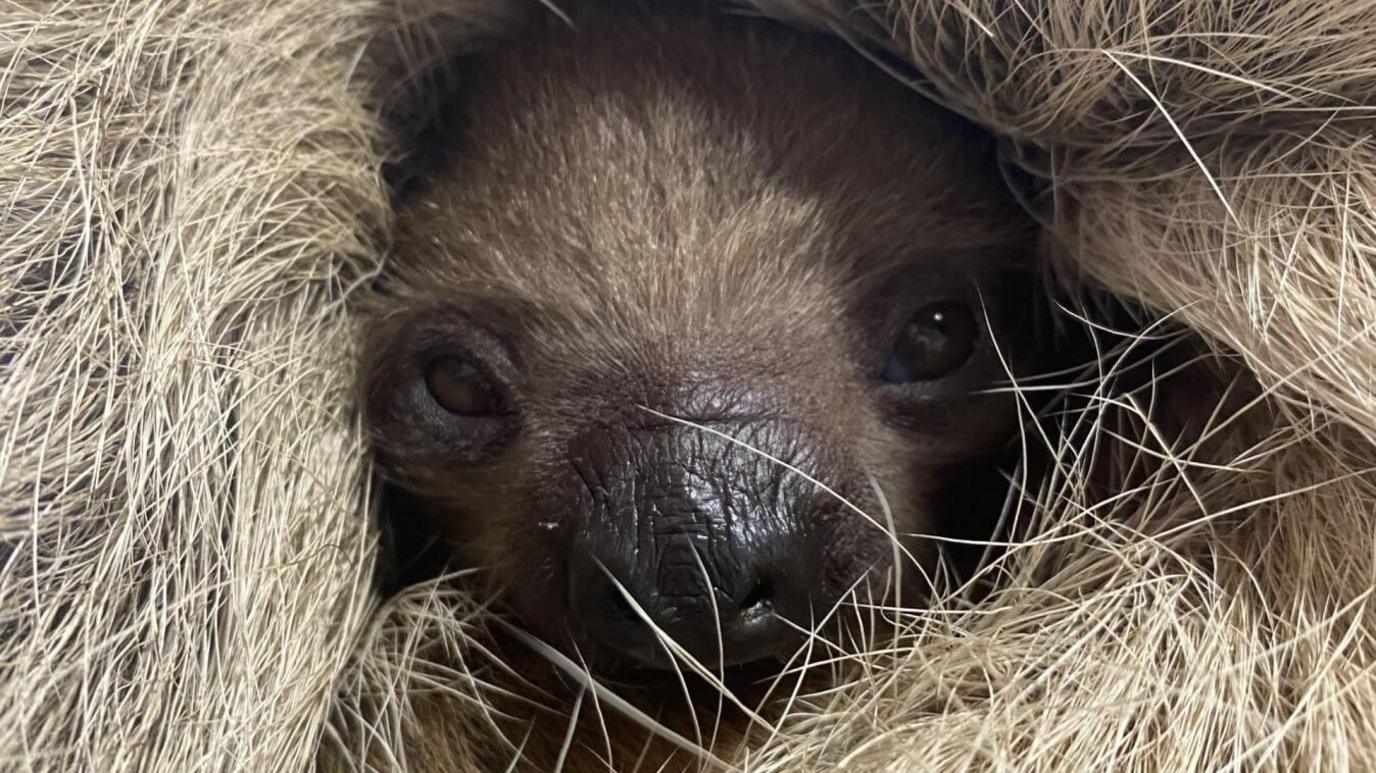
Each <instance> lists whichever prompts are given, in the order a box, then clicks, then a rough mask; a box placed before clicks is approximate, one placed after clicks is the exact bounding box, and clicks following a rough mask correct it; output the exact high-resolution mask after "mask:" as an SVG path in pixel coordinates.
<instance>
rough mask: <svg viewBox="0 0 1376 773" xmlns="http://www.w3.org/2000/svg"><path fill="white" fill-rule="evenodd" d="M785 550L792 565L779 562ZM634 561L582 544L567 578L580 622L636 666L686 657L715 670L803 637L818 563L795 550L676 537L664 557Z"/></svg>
mask: <svg viewBox="0 0 1376 773" xmlns="http://www.w3.org/2000/svg"><path fill="white" fill-rule="evenodd" d="M775 547H778V546H775ZM599 552H601V553H602V554H601V555H599ZM724 552H725V553H728V554H727V555H723V553H724ZM788 552H793V553H794V555H793V558H794V560H793V562H792V563H791V565H781V562H779V561H778V560H777V557H778V556H779V554H780V553H788ZM632 558H633V557H630V556H626V555H616V554H611V555H609V554H607V553H606V552H605V551H598V550H597V549H596V548H594V547H590V546H587V545H584V546H582V547H581V548H580V549H578V550H577V551H576V553H575V555H574V556H572V557H571V561H570V572H569V580H570V606H571V611H572V615H573V618H574V620H575V621H576V623H577V625H578V626H579V627H580V628H581V629H582V630H583V631H584V632H586V634H587V635H588V636H590V638H592V639H593V640H595V641H596V642H598V644H599V645H600V646H602V647H605V648H607V649H609V650H612V651H614V652H616V653H618V654H619V655H621V656H622V657H624V658H627V659H629V660H630V661H632V662H633V663H636V664H638V665H642V666H650V667H664V666H667V665H668V664H669V663H670V659H671V658H674V659H681V658H682V656H683V655H684V654H685V653H686V654H687V655H689V656H691V657H693V658H696V659H697V660H698V661H699V662H700V663H701V664H703V665H704V666H707V667H709V668H713V667H716V666H717V665H735V664H740V663H749V662H753V661H757V660H761V659H764V658H768V657H770V656H777V655H784V654H787V651H788V650H789V648H790V646H791V645H792V644H793V643H795V642H797V641H799V640H800V639H801V638H802V636H801V633H800V625H801V626H802V627H803V629H804V630H805V628H806V625H807V621H808V619H809V615H810V609H809V608H810V606H811V604H812V603H813V602H814V600H815V599H814V596H815V595H816V593H815V590H816V589H815V571H814V570H815V566H814V562H813V561H812V560H810V559H808V558H806V557H805V556H804V555H802V554H801V552H799V551H787V550H783V551H777V550H751V549H749V548H743V547H741V546H739V545H736V546H723V550H722V551H717V552H713V551H712V550H711V549H710V548H708V547H707V546H706V540H703V539H695V538H694V536H693V535H675V536H674V537H672V538H671V541H670V544H668V545H665V546H664V547H663V549H662V550H661V551H660V555H659V556H658V560H656V561H653V562H643V561H641V562H636V561H634V560H628V559H632ZM800 621H801V623H800ZM670 642H672V643H670ZM680 648H681V649H680Z"/></svg>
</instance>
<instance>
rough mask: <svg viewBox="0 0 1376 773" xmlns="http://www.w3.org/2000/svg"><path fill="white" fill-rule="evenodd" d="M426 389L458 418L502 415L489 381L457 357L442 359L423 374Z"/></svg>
mask: <svg viewBox="0 0 1376 773" xmlns="http://www.w3.org/2000/svg"><path fill="white" fill-rule="evenodd" d="M425 386H426V388H427V389H429V390H430V395H431V396H432V397H434V398H435V402H437V403H439V405H440V407H441V408H443V409H445V410H446V411H448V412H450V413H453V414H457V415H459V416H492V415H496V414H499V413H501V412H502V403H501V399H500V398H499V397H498V395H497V392H496V390H495V389H494V388H493V386H492V382H491V381H489V380H488V379H487V377H486V376H485V375H483V373H482V372H481V371H479V370H478V369H477V368H475V367H473V365H472V364H471V363H469V362H467V361H465V360H463V359H460V358H458V357H441V358H440V359H438V360H436V361H435V362H433V363H431V365H430V367H429V368H428V369H427V370H426V373H425Z"/></svg>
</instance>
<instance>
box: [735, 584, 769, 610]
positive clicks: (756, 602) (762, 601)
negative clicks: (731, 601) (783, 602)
mask: <svg viewBox="0 0 1376 773" xmlns="http://www.w3.org/2000/svg"><path fill="white" fill-rule="evenodd" d="M739 609H740V616H741V617H743V618H751V617H760V616H762V615H767V614H769V613H770V612H771V611H773V609H774V583H772V582H770V581H769V580H767V579H761V580H759V581H758V582H756V583H755V585H754V586H753V587H752V588H751V589H750V592H749V593H746V594H745V598H743V599H741V603H740V607H739Z"/></svg>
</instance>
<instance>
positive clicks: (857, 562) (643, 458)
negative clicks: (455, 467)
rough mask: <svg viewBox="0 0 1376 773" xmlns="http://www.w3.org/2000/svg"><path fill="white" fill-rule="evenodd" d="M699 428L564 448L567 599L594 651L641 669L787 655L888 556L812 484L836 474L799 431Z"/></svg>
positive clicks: (879, 537)
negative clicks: (572, 487) (574, 526)
mask: <svg viewBox="0 0 1376 773" xmlns="http://www.w3.org/2000/svg"><path fill="white" fill-rule="evenodd" d="M712 429H713V430H715V432H713V431H708V430H704V429H702V428H699V427H691V426H679V425H673V426H658V427H653V428H617V429H611V430H608V429H607V428H601V429H599V430H597V431H594V432H592V433H589V435H588V436H587V437H585V438H582V439H581V441H580V442H579V443H578V444H577V445H576V446H575V450H576V454H575V456H574V457H573V459H572V461H573V463H574V466H575V468H577V470H578V476H579V479H580V480H581V481H582V482H583V492H582V497H581V502H580V503H579V508H578V509H579V510H580V511H582V513H583V516H584V517H583V518H582V522H581V528H579V529H578V530H576V533H575V534H573V535H571V539H570V542H569V544H568V546H567V548H566V551H567V554H566V562H565V564H566V566H567V571H568V574H567V577H568V600H567V601H568V609H569V614H570V623H571V625H570V628H571V629H573V630H574V631H576V632H578V634H579V638H581V639H582V640H584V641H586V642H588V643H592V644H594V645H595V647H596V648H597V649H599V650H603V651H610V652H611V653H614V654H615V655H616V656H619V658H620V659H622V660H624V661H629V662H630V663H633V664H636V665H639V666H647V667H668V666H669V665H670V663H671V659H674V658H681V657H682V656H683V655H685V654H686V655H688V656H691V657H693V658H695V659H697V660H698V661H699V662H700V663H702V664H703V665H705V666H708V667H714V666H717V665H734V664H742V663H749V662H753V661H758V660H763V659H768V658H771V657H776V656H783V655H787V654H788V653H789V652H790V651H791V649H792V648H793V647H795V646H797V644H798V643H800V642H801V641H802V640H803V638H804V635H805V633H806V632H807V631H808V630H809V629H811V628H812V627H813V626H814V625H815V624H816V623H817V622H819V621H820V620H822V619H823V618H825V617H826V616H827V614H828V612H829V611H830V610H831V609H832V607H833V605H835V603H836V602H837V599H838V598H840V596H841V593H842V592H844V590H845V589H848V588H849V587H851V586H852V585H854V584H855V582H856V581H857V580H858V579H860V578H861V577H862V576H863V575H864V574H865V573H866V572H868V571H871V570H873V569H874V568H875V567H876V565H877V564H879V563H880V562H881V561H882V560H883V559H884V557H885V556H886V555H887V553H886V552H885V551H884V550H883V549H882V547H881V546H882V545H884V544H886V543H887V540H886V539H885V536H886V535H883V534H882V533H879V534H876V533H872V532H873V530H874V527H873V526H872V525H870V524H865V523H857V518H856V517H855V516H854V515H853V514H851V513H849V512H847V510H846V505H844V503H842V502H841V501H840V500H839V499H838V498H837V497H836V495H835V494H834V493H830V492H827V491H825V490H823V489H822V488H821V487H819V486H818V485H817V480H818V479H825V478H823V477H822V476H828V477H830V478H832V482H833V483H835V482H836V479H837V478H845V477H847V473H848V470H847V468H846V466H845V465H844V464H842V463H838V462H837V461H836V460H834V459H830V460H829V459H824V458H823V457H822V456H821V455H820V454H819V453H818V452H817V449H816V448H815V447H814V445H813V444H812V443H811V442H810V440H809V438H808V435H807V433H806V431H805V430H803V429H802V428H800V427H798V426H796V425H791V424H785V423H782V422H776V421H770V420H766V421H758V422H748V423H740V424H735V425H725V426H722V425H718V426H715V427H713V428H712ZM809 467H811V468H813V469H815V470H817V472H816V473H805V472H800V471H806V470H808V468H809ZM851 477H855V476H851ZM810 478H811V479H810ZM837 485H840V484H837ZM827 488H830V489H832V491H833V492H834V491H835V488H834V486H833V485H828V486H827ZM866 530H869V533H867V531H866Z"/></svg>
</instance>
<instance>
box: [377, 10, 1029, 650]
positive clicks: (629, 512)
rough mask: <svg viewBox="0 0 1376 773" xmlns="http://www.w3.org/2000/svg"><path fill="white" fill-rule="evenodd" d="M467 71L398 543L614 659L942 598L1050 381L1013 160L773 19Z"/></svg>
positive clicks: (405, 326) (409, 243)
mask: <svg viewBox="0 0 1376 773" xmlns="http://www.w3.org/2000/svg"><path fill="white" fill-rule="evenodd" d="M465 74H466V76H467V78H468V87H467V88H466V90H465V93H464V97H463V99H462V100H459V101H458V102H457V103H456V105H455V106H454V107H453V108H452V114H451V115H449V116H448V118H449V120H448V121H447V122H446V125H447V126H450V127H452V128H451V130H450V131H451V135H449V136H446V137H445V138H444V142H443V144H444V149H445V154H444V156H443V161H442V162H439V163H437V164H436V165H435V166H434V168H432V169H429V170H427V172H426V174H425V178H426V179H425V180H424V181H423V183H422V184H421V185H420V187H419V188H418V189H417V190H414V191H412V192H410V193H408V194H406V195H405V196H404V197H402V198H401V199H400V202H399V205H398V209H399V211H398V219H399V224H398V236H397V239H396V243H395V249H394V253H393V256H392V261H391V266H390V269H389V273H388V275H387V276H386V277H385V285H386V291H385V294H384V295H382V296H381V297H380V298H379V300H378V307H379V308H378V310H377V313H376V315H375V316H373V317H372V318H371V319H370V321H369V324H368V330H367V335H366V344H365V362H364V368H363V373H364V389H363V391H364V395H365V397H364V399H365V404H366V415H367V419H368V423H369V427H370V431H371V434H372V438H373V441H374V444H375V448H376V451H377V454H378V457H379V459H380V462H381V465H382V468H383V469H384V470H385V471H386V474H387V475H388V477H389V480H390V481H391V483H392V484H393V485H394V486H395V487H396V488H398V489H400V490H402V491H404V492H406V496H405V501H406V502H407V503H408V504H407V505H406V506H398V507H395V508H394V509H393V511H392V512H390V513H388V517H389V518H390V519H391V520H392V522H393V524H394V525H395V527H396V528H398V529H401V530H406V531H410V532H413V533H414V532H424V533H426V534H428V535H430V536H432V537H433V538H434V540H435V541H436V544H437V545H438V546H439V549H440V551H441V553H442V554H443V555H444V557H445V558H446V560H447V561H448V563H450V565H452V566H456V567H457V566H468V567H475V568H479V569H481V570H482V576H484V577H486V578H487V579H488V580H489V581H490V582H491V583H492V585H493V587H494V588H496V589H499V590H500V592H501V593H502V596H503V598H504V599H506V601H507V602H508V603H509V605H510V607H511V608H512V609H513V610H514V611H515V612H516V613H517V615H518V616H519V617H520V619H521V620H522V621H523V623H524V624H525V625H526V626H527V627H529V628H530V629H533V630H534V631H535V632H537V633H539V634H541V635H543V636H545V637H548V638H550V639H552V640H557V641H560V642H563V643H565V644H571V645H573V646H576V647H577V648H578V650H579V651H580V653H581V654H582V655H583V656H584V657H585V658H588V659H590V660H591V661H592V662H595V663H606V662H618V663H627V662H628V663H631V664H635V665H640V666H663V665H665V664H667V663H668V655H667V652H668V650H667V649H666V647H665V645H664V642H663V640H662V637H666V636H667V637H671V638H672V639H673V640H674V641H676V642H677V644H678V645H679V646H680V647H682V648H683V650H685V651H686V652H687V653H688V654H690V655H692V656H694V657H697V658H699V659H700V660H701V661H702V662H704V663H709V664H716V663H719V662H724V663H727V664H731V663H743V662H748V661H756V660H760V659H764V658H769V657H772V656H777V655H780V654H787V652H788V651H789V648H790V647H791V646H792V645H793V644H795V643H796V642H797V641H798V639H799V638H800V636H799V631H806V630H808V629H810V628H813V627H815V626H817V625H819V624H822V623H823V621H825V620H826V619H827V618H828V616H829V615H831V613H832V611H833V609H834V608H836V607H837V605H838V604H840V603H843V602H844V601H845V600H847V599H850V598H854V597H855V596H856V594H860V595H861V596H862V597H863V596H864V595H865V594H866V593H874V592H876V590H875V589H876V588H880V587H886V586H887V584H890V583H889V580H887V579H886V578H891V577H893V576H900V577H906V578H907V580H908V581H909V582H911V581H913V579H914V578H918V579H919V581H920V578H921V577H922V574H923V572H922V570H923V569H930V562H931V561H932V560H933V555H934V550H933V547H932V542H931V540H930V538H929V535H931V534H932V533H933V532H934V531H935V530H936V529H937V527H938V526H937V525H938V524H939V523H940V522H941V518H942V517H943V516H942V514H941V513H939V512H938V509H939V508H938V504H937V503H938V502H940V501H946V500H945V499H943V497H942V492H943V490H944V489H945V488H946V487H947V484H948V482H949V480H950V478H951V476H952V474H953V473H952V471H953V470H955V469H958V468H961V467H963V466H966V465H969V464H970V463H972V462H975V461H977V460H979V459H982V458H986V457H987V456H988V455H990V454H991V453H993V452H996V451H998V450H999V449H1001V448H1003V447H1004V446H1005V445H1006V444H1007V442H1008V440H1009V437H1010V435H1011V433H1012V432H1013V426H1014V417H1015V406H1014V402H1013V398H1012V397H1010V396H1009V395H1008V394H1007V393H1001V392H999V391H998V390H997V389H996V388H997V387H998V386H1000V385H1001V384H1006V383H1007V381H1008V378H1009V375H1010V373H1012V374H1016V373H1019V372H1022V371H1025V370H1026V368H1027V367H1028V366H1029V365H1030V364H1031V363H1032V361H1033V360H1034V356H1033V347H1034V342H1033V340H1032V338H1033V337H1032V334H1031V315H1032V311H1031V309H1032V304H1033V299H1034V295H1035V292H1036V291H1035V289H1034V288H1033V283H1032V282H1031V281H1030V280H1029V276H1030V274H1029V273H1028V267H1029V265H1030V263H1031V261H1032V257H1033V251H1034V250H1033V245H1034V243H1035V231H1034V229H1033V227H1032V225H1031V224H1030V223H1029V222H1028V220H1027V219H1026V218H1025V216H1024V215H1022V214H1021V213H1020V212H1019V211H1018V209H1017V207H1015V206H1014V205H1013V203H1012V202H1011V201H1010V197H1009V194H1008V192H1007V191H1006V190H1005V188H1004V186H1003V184H1002V182H1001V179H1000V176H999V174H998V172H997V169H996V167H995V165H994V161H993V158H992V149H991V147H990V143H989V142H987V141H986V140H984V139H982V138H981V137H980V136H979V135H978V134H977V133H975V132H974V131H972V129H971V128H970V127H969V126H967V125H965V124H963V123H962V122H960V121H958V120H957V119H955V118H953V117H951V116H950V115H947V114H945V113H943V112H941V111H939V110H938V109H936V108H935V107H933V106H932V105H931V104H929V103H927V102H925V101H923V100H922V99H921V98H919V97H918V96H916V95H915V94H913V93H911V92H910V91H908V90H907V89H906V88H904V87H903V86H901V85H899V84H897V83H895V82H893V81H891V80H890V79H889V78H888V77H886V76H885V75H883V74H882V73H879V72H877V71H876V70H874V69H873V68H872V67H871V65H869V64H868V63H867V62H866V61H864V60H863V59H861V58H860V57H859V56H858V55H856V54H854V53H853V52H851V51H849V50H848V49H846V48H845V47H843V46H842V45H840V44H838V43H834V42H829V41H825V40H820V39H817V38H814V37H809V36H806V35H804V34H802V33H799V32H796V31H788V30H784V29H782V28H776V27H774V26H772V25H770V24H768V23H765V22H761V21H746V20H741V19H735V20H730V21H721V20H718V19H715V18H713V17H712V16H709V15H707V14H692V13H688V14H682V15H675V16H673V17H672V18H669V19H659V20H655V19H646V18H641V17H634V18H631V17H627V16H616V17H615V18H611V17H599V16H597V15H596V14H589V15H585V16H584V17H582V18H579V19H577V20H576V24H575V25H574V26H573V27H569V26H566V25H563V24H561V23H550V24H536V25H534V26H533V28H532V29H530V30H528V31H527V34H526V35H524V36H523V37H522V38H521V39H520V40H518V41H515V42H512V43H509V44H507V45H505V46H503V47H501V48H500V49H499V50H497V51H495V52H493V53H491V54H488V55H485V56H484V57H482V58H480V59H477V60H475V61H473V62H470V63H469V66H468V67H467V69H466V70H465ZM949 515H950V514H948V516H949ZM953 517H956V518H960V517H964V516H963V514H961V513H955V514H954V516H953ZM924 535H927V536H924ZM895 561H897V562H899V564H901V565H902V571H898V572H894V571H893V570H894V568H895V563H894V562H895ZM917 591H919V592H920V591H921V588H920V587H919V588H918V589H917ZM908 598H911V596H908Z"/></svg>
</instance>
